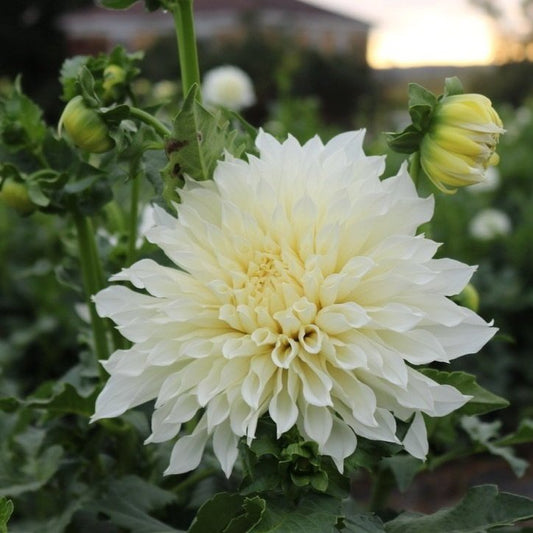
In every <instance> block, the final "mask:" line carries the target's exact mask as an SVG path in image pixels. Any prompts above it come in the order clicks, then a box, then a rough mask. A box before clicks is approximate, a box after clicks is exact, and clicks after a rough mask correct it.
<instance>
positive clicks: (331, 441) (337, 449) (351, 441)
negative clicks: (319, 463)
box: [319, 417, 357, 474]
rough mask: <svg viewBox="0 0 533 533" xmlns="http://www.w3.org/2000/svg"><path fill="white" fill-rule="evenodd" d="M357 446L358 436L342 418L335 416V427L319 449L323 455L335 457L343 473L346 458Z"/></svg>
mask: <svg viewBox="0 0 533 533" xmlns="http://www.w3.org/2000/svg"><path fill="white" fill-rule="evenodd" d="M356 447H357V437H356V436H355V433H354V432H353V430H352V429H350V428H349V427H348V426H347V425H346V424H345V423H344V422H343V421H342V420H339V419H338V418H336V417H335V418H333V427H332V428H331V432H330V435H329V438H328V440H327V441H326V442H325V443H324V444H323V445H322V446H321V447H320V449H319V451H320V453H322V454H323V455H329V456H331V458H332V459H333V462H334V463H335V466H336V467H337V469H338V470H339V472H340V473H341V474H342V472H343V470H344V459H346V457H348V456H350V455H351V454H352V453H353V452H354V451H355V449H356Z"/></svg>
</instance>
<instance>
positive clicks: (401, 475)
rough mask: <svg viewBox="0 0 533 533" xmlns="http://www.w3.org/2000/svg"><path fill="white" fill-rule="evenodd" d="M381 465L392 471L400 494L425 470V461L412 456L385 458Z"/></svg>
mask: <svg viewBox="0 0 533 533" xmlns="http://www.w3.org/2000/svg"><path fill="white" fill-rule="evenodd" d="M381 465H382V467H384V468H388V469H390V471H391V472H392V474H393V476H394V480H395V481H396V485H397V487H398V489H399V490H400V492H404V491H405V490H406V489H407V488H408V487H409V485H410V484H411V482H412V481H413V479H414V477H415V475H416V474H417V473H418V472H419V471H420V470H421V469H422V468H423V465H424V461H421V460H420V459H416V458H415V457H412V456H410V455H403V454H399V455H395V456H393V457H385V459H383V460H382V461H381Z"/></svg>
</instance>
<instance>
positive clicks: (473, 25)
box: [306, 0, 508, 68]
mask: <svg viewBox="0 0 533 533" xmlns="http://www.w3.org/2000/svg"><path fill="white" fill-rule="evenodd" d="M306 1H307V2H308V3H310V4H315V5H319V6H322V7H326V8H328V9H337V10H338V11H342V12H345V13H348V14H351V15H353V16H354V17H356V18H359V19H361V20H364V21H366V22H369V23H370V24H372V30H371V34H370V40H369V51H368V61H369V63H370V65H371V66H372V67H374V68H390V67H410V66H422V65H453V66H460V65H483V64H488V63H490V62H491V60H492V57H493V44H492V29H491V21H490V19H489V18H488V17H487V16H486V15H485V14H484V13H482V12H481V11H480V10H479V9H477V8H475V7H473V6H472V5H471V4H470V3H469V1H468V0H306ZM507 1H508V0H507Z"/></svg>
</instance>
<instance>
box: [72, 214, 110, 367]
mask: <svg viewBox="0 0 533 533" xmlns="http://www.w3.org/2000/svg"><path fill="white" fill-rule="evenodd" d="M73 218H74V224H75V225H76V233H77V235H78V246H79V252H80V264H81V274H82V279H83V289H84V293H85V301H86V303H87V306H88V308H89V314H90V317H91V327H92V331H93V337H94V348H95V352H96V357H97V358H98V359H107V357H108V355H109V352H108V346H107V338H106V329H105V325H104V321H103V319H102V318H100V317H99V316H98V313H97V312H96V307H95V305H94V302H93V301H92V299H91V297H92V296H93V295H94V294H96V293H97V292H98V290H99V288H100V284H99V282H98V273H97V272H96V271H95V267H94V265H95V263H96V261H97V258H96V259H95V258H94V257H93V255H94V252H93V250H95V249H96V245H95V243H94V233H93V229H92V224H91V221H90V219H89V218H87V217H85V216H83V215H80V214H79V213H73ZM99 368H100V367H99ZM101 372H102V371H101Z"/></svg>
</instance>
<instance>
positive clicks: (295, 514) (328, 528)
mask: <svg viewBox="0 0 533 533" xmlns="http://www.w3.org/2000/svg"><path fill="white" fill-rule="evenodd" d="M266 504H267V506H266V509H265V512H264V513H263V518H262V519H261V522H259V524H258V525H257V526H256V527H255V528H254V529H252V530H251V531H252V532H253V533H273V532H274V531H275V532H276V533H281V532H283V533H302V532H303V531H305V533H328V532H333V531H334V527H335V525H336V524H337V522H338V520H339V518H340V517H341V516H342V512H341V501H340V500H338V499H337V498H332V497H331V496H325V495H320V494H308V495H306V496H304V497H303V498H302V499H301V500H300V502H299V503H298V506H296V507H295V506H293V505H292V504H291V503H290V502H288V501H287V499H285V498H277V499H268V500H266Z"/></svg>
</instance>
